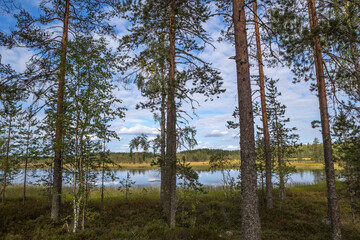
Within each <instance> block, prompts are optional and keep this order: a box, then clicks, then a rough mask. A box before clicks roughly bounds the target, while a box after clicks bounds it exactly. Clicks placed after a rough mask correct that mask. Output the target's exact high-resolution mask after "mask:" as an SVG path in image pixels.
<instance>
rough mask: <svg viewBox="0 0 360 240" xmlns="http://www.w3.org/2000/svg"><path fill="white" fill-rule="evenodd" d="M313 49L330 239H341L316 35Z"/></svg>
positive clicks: (312, 18)
mask: <svg viewBox="0 0 360 240" xmlns="http://www.w3.org/2000/svg"><path fill="white" fill-rule="evenodd" d="M308 8H309V17H310V27H311V29H316V28H317V27H318V19H317V16H316V7H315V1H314V0H308ZM313 44H314V45H313V51H314V59H315V68H316V80H317V87H318V95H319V105H320V115H321V127H322V137H323V147H324V157H325V173H326V184H327V195H328V212H329V217H330V221H331V228H332V239H333V240H339V239H341V221H340V211H339V206H338V199H337V194H336V185H335V170H334V161H333V153H332V144H331V136H330V124H329V113H328V106H327V99H326V88H325V77H324V69H323V59H322V51H321V42H320V38H319V36H318V35H314V37H313Z"/></svg>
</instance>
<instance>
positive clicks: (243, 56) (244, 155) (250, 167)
mask: <svg viewBox="0 0 360 240" xmlns="http://www.w3.org/2000/svg"><path fill="white" fill-rule="evenodd" d="M232 4H233V5H232V9H233V25H234V35H235V53H236V55H235V61H236V70H237V85H238V101H239V117H240V149H241V151H240V152H241V194H242V201H241V224H242V225H241V232H242V237H243V239H246V240H250V239H260V236H261V228H260V219H259V212H258V196H257V171H256V154H255V136H254V117H253V106H252V98H251V83H250V81H251V80H250V64H249V56H248V43H247V34H246V19H245V2H244V1H243V0H233V1H232Z"/></svg>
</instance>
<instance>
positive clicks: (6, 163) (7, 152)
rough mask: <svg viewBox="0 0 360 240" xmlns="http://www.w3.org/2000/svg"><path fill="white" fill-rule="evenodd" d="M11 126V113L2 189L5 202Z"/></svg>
mask: <svg viewBox="0 0 360 240" xmlns="http://www.w3.org/2000/svg"><path fill="white" fill-rule="evenodd" d="M11 127H12V116H11V115H10V121H9V128H8V137H7V143H6V158H5V169H4V182H3V189H2V203H4V202H5V190H6V177H7V172H8V167H9V166H8V165H9V153H10V140H11Z"/></svg>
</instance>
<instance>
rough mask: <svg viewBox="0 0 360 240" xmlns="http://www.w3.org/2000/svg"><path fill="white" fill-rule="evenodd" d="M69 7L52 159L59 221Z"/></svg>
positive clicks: (53, 215)
mask: <svg viewBox="0 0 360 240" xmlns="http://www.w3.org/2000/svg"><path fill="white" fill-rule="evenodd" d="M69 7H70V0H65V13H64V21H63V24H64V26H63V34H62V39H61V56H60V67H59V70H60V72H59V89H58V98H57V115H56V126H55V128H56V133H55V157H54V192H53V198H52V206H51V219H52V220H54V221H59V218H60V210H61V192H62V156H61V154H62V148H63V146H62V145H63V143H62V139H63V122H64V95H65V94H64V93H65V67H66V66H65V65H66V52H67V42H68V31H69Z"/></svg>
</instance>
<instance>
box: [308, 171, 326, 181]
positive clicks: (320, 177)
mask: <svg viewBox="0 0 360 240" xmlns="http://www.w3.org/2000/svg"><path fill="white" fill-rule="evenodd" d="M310 171H311V174H312V175H313V176H314V183H320V182H323V181H324V171H323V170H310Z"/></svg>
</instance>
